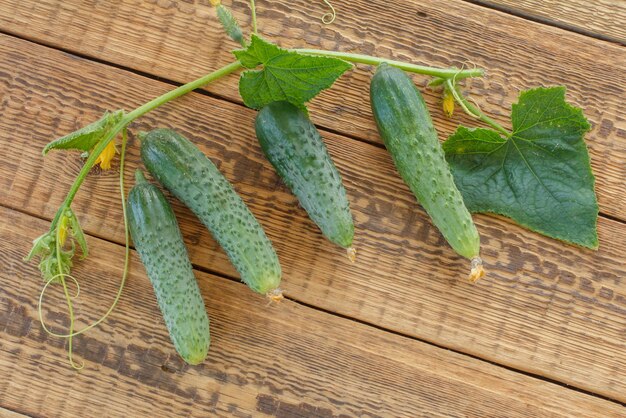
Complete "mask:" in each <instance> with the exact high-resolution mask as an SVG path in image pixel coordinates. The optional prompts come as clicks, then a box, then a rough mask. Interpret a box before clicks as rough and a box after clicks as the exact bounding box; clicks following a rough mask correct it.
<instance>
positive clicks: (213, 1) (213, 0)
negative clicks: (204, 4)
mask: <svg viewBox="0 0 626 418" xmlns="http://www.w3.org/2000/svg"><path fill="white" fill-rule="evenodd" d="M209 1H210V2H211V4H212V5H213V7H217V6H219V5H220V4H221V3H222V2H221V0H209Z"/></svg>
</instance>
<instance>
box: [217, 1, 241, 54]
mask: <svg viewBox="0 0 626 418" xmlns="http://www.w3.org/2000/svg"><path fill="white" fill-rule="evenodd" d="M217 18H218V19H219V21H220V23H221V24H222V26H223V27H224V30H225V31H226V34H227V35H228V36H230V38H231V39H232V40H233V41H235V42H237V43H238V44H240V45H242V46H245V45H246V41H245V40H244V39H243V33H242V32H241V27H240V26H239V23H237V19H235V16H233V14H232V13H231V12H230V10H228V9H227V8H226V7H225V6H224V5H222V4H218V5H217Z"/></svg>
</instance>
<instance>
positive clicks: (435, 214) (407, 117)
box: [370, 64, 484, 281]
mask: <svg viewBox="0 0 626 418" xmlns="http://www.w3.org/2000/svg"><path fill="white" fill-rule="evenodd" d="M370 99H371V105H372V112H373V114H374V119H375V120H376V125H377V126H378V132H379V133H380V136H381V137H382V139H383V142H384V143H385V146H386V147H387V150H389V153H390V154H391V157H392V159H393V162H394V164H395V166H396V168H397V169H398V172H399V173H400V176H401V177H402V179H403V180H404V181H405V183H406V184H407V185H408V186H409V188H410V189H411V191H412V192H413V194H414V195H415V197H416V198H417V200H418V201H419V202H420V204H421V205H422V206H423V207H424V209H426V212H427V213H428V215H430V217H431V218H432V220H433V223H434V224H435V226H436V227H437V228H438V229H439V230H440V231H441V233H442V234H443V236H444V238H445V239H446V240H447V241H448V243H449V244H450V246H451V247H452V248H453V249H454V250H455V251H456V252H457V253H458V254H459V255H462V256H463V257H466V258H469V259H471V260H472V271H471V273H470V280H472V281H475V280H478V279H479V278H480V277H482V276H483V275H484V271H483V269H482V261H481V260H480V257H479V252H480V237H479V235H478V231H477V230H476V226H475V225H474V222H473V221H472V216H471V215H470V213H469V211H468V210H467V208H466V207H465V204H464V203H463V198H462V196H461V193H460V192H459V190H458V189H457V188H456V186H455V184H454V180H453V178H452V173H451V171H450V168H449V166H448V163H447V162H446V159H445V157H444V152H443V149H442V147H441V144H440V143H439V140H438V139H437V132H436V131H435V127H434V126H433V122H432V120H431V118H430V114H429V113H428V109H427V107H426V103H424V99H423V97H422V95H421V94H420V92H419V90H418V89H417V88H416V86H415V85H414V84H413V82H412V81H411V79H410V78H409V77H408V76H407V75H406V74H405V73H404V72H403V71H402V70H400V69H398V68H395V67H391V66H389V65H387V64H381V65H380V66H379V67H378V70H377V71H376V74H375V75H374V77H373V78H372V84H371V88H370Z"/></svg>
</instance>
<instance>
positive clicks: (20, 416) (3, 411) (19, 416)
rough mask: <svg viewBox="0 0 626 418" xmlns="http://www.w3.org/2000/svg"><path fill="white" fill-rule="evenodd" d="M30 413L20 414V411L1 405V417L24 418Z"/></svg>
mask: <svg viewBox="0 0 626 418" xmlns="http://www.w3.org/2000/svg"><path fill="white" fill-rule="evenodd" d="M24 417H28V415H23V414H20V413H19V412H15V411H11V410H9V409H4V408H1V407H0V418H24Z"/></svg>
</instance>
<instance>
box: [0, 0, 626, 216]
mask: <svg viewBox="0 0 626 418" xmlns="http://www.w3.org/2000/svg"><path fill="white" fill-rule="evenodd" d="M463 1H468V0H463ZM470 3H471V1H470ZM0 35H6V36H10V37H13V38H16V39H20V40H22V41H26V42H30V43H32V44H35V45H39V46H43V47H45V48H49V49H53V50H56V51H60V52H63V53H64V54H68V55H72V56H74V57H78V58H80V59H84V60H87V61H92V62H95V63H98V64H103V65H107V66H110V67H113V68H116V69H119V70H122V71H126V72H129V73H132V74H135V75H139V76H141V77H146V78H148V79H150V80H154V81H159V82H162V83H166V84H168V85H171V86H172V87H179V86H181V85H183V84H182V83H179V82H176V81H173V80H171V79H168V78H164V77H159V76H157V75H154V74H151V73H147V72H145V71H141V70H135V69H133V68H130V67H127V66H124V65H121V64H116V63H114V62H110V61H107V60H104V59H101V58H97V57H93V56H90V55H87V54H81V53H76V52H74V51H72V50H69V49H67V48H61V47H57V46H54V45H51V44H49V43H46V42H41V41H37V40H34V39H30V38H28V37H24V36H21V35H18V34H15V33H12V32H9V31H5V30H0ZM193 92H194V93H197V94H200V95H203V96H207V97H211V98H213V99H216V100H222V101H225V102H227V103H231V104H233V105H236V106H239V107H243V108H247V107H246V106H245V105H244V104H243V103H242V102H240V101H237V100H232V99H230V98H228V97H225V96H222V95H220V94H215V93H211V92H209V91H207V90H205V89H203V88H199V89H196V90H194V91H193ZM315 126H316V127H317V128H318V129H319V130H320V131H323V132H326V133H330V134H334V135H338V136H343V137H345V138H349V139H351V140H354V141H358V142H361V143H365V144H369V145H373V146H375V147H377V148H380V149H384V148H385V147H384V145H382V144H380V143H378V142H374V141H370V140H367V139H365V138H360V137H358V136H355V135H350V134H348V133H343V132H339V131H337V130H335V129H332V128H327V127H325V126H322V125H318V124H315ZM23 213H26V212H23ZM29 215H31V216H34V215H32V214H29ZM598 215H599V216H601V217H603V218H605V219H609V220H612V221H615V222H619V223H621V224H626V219H621V218H618V217H616V216H613V215H610V214H607V213H604V212H602V211H601V210H600V212H599V213H598ZM506 219H507V221H509V218H506Z"/></svg>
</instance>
